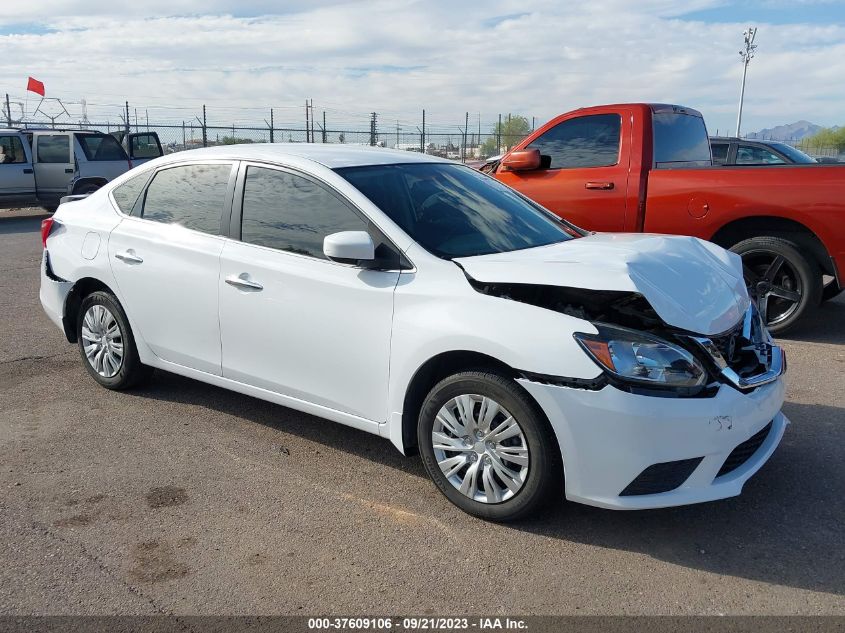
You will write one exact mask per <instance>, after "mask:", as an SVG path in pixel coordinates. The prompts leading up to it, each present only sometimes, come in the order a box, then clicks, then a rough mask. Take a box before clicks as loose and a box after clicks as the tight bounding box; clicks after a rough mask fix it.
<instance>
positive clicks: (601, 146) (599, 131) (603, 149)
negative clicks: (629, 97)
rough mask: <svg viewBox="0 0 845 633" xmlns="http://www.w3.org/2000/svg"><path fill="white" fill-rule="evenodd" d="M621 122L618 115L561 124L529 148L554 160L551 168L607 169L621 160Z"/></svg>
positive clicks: (581, 118) (593, 116)
mask: <svg viewBox="0 0 845 633" xmlns="http://www.w3.org/2000/svg"><path fill="white" fill-rule="evenodd" d="M621 128H622V119H621V117H620V116H619V115H618V114H595V115H592V116H582V117H578V118H575V119H569V120H568V121H563V122H562V123H558V124H557V125H556V126H554V127H553V128H552V129H551V130H549V131H547V132H545V133H544V134H543V135H542V136H540V138H538V139H536V140H535V141H533V142H532V143H531V144H530V145H528V147H529V148H532V149H539V150H540V154H542V155H544V156H549V157H550V158H551V164H550V165H549V168H550V169H566V168H572V167H607V166H608V165H615V164H616V163H617V161H618V160H619V136H620V132H621Z"/></svg>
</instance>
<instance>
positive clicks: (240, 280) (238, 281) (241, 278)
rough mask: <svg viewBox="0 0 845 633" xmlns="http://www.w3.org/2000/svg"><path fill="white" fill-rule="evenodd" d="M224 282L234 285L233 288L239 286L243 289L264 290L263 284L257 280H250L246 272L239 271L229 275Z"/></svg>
mask: <svg viewBox="0 0 845 633" xmlns="http://www.w3.org/2000/svg"><path fill="white" fill-rule="evenodd" d="M225 281H226V283H227V284H229V285H230V286H234V287H235V288H241V289H243V290H264V286H262V285H261V284H260V283H258V282H257V281H252V280H251V279H249V277H248V276H247V273H241V274H240V275H229V276H228V277H226V279H225Z"/></svg>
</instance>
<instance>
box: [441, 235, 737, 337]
mask: <svg viewBox="0 0 845 633" xmlns="http://www.w3.org/2000/svg"><path fill="white" fill-rule="evenodd" d="M455 262H457V263H458V264H460V266H461V267H462V268H463V269H464V270H465V271H466V273H467V274H468V275H469V276H470V277H472V278H473V279H476V280H477V281H480V282H483V283H513V284H537V285H545V286H564V287H570V288H584V289H589V290H621V291H626V290H627V291H631V292H638V293H640V294H642V295H643V296H644V297H645V298H646V300H647V301H648V302H649V303H650V304H651V306H652V308H654V310H655V312H657V314H658V316H659V317H660V318H661V319H663V321H665V322H666V323H667V324H669V325H672V326H674V327H678V328H681V329H684V330H688V331H690V332H695V333H698V334H704V335H712V334H718V333H721V332H724V331H726V330H728V329H730V328H731V327H733V326H734V325H736V323H737V322H738V321H739V320H740V319H741V318H742V316H743V315H744V314H745V311H746V310H747V309H748V306H749V303H750V299H749V296H748V291H747V290H746V287H745V282H744V281H743V277H742V262H741V260H740V257H739V255H736V254H735V253H731V252H729V251H726V250H724V249H723V248H721V247H719V246H716V245H715V244H711V243H710V242H705V241H703V240H700V239H698V238H695V237H679V236H668V235H649V234H636V233H598V234H594V235H588V236H587V237H583V238H578V239H573V240H570V241H567V242H561V243H559V244H552V245H549V246H541V247H538V248H530V249H525V250H521V251H512V252H508V253H495V254H492V255H478V256H475V257H461V258H457V259H455Z"/></svg>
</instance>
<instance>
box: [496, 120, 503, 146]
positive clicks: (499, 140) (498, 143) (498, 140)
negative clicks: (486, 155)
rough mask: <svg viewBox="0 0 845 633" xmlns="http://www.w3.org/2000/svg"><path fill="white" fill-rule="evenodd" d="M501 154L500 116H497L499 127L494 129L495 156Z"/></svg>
mask: <svg viewBox="0 0 845 633" xmlns="http://www.w3.org/2000/svg"><path fill="white" fill-rule="evenodd" d="M501 153H502V115H501V114H500V115H499V126H498V127H497V128H496V154H501Z"/></svg>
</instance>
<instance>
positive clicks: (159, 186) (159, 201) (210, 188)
mask: <svg viewBox="0 0 845 633" xmlns="http://www.w3.org/2000/svg"><path fill="white" fill-rule="evenodd" d="M231 172H232V167H231V165H182V166H179V167H170V168H168V169H162V170H161V171H159V172H158V173H157V174H156V175H155V176H154V177H153V180H152V182H151V183H150V186H149V187H147V194H146V196H145V198H144V209H143V213H142V217H143V218H144V219H147V220H153V221H155V222H164V223H166V224H179V225H180V226H184V227H185V228H188V229H193V230H195V231H202V232H203V233H210V234H212V235H220V234H221V230H220V228H221V227H220V224H221V222H220V217H221V215H222V214H223V202H224V200H225V199H226V186H227V185H228V183H229V176H230V174H231Z"/></svg>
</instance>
